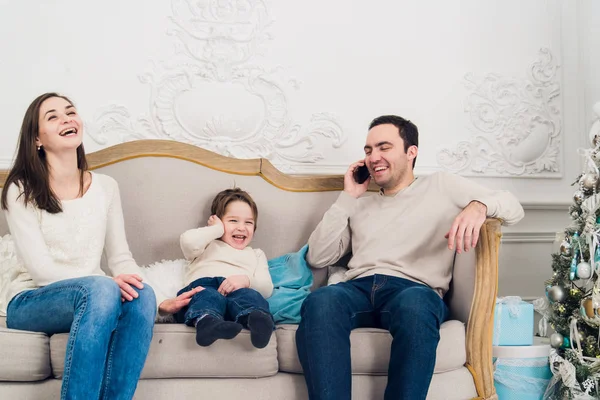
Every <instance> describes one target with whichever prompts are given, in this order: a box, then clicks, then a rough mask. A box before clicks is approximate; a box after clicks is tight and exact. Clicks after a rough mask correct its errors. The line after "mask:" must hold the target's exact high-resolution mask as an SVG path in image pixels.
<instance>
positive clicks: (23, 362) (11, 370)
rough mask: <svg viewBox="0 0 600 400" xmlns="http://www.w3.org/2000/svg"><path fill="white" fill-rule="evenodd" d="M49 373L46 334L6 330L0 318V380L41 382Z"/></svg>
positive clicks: (3, 318) (48, 349) (48, 350)
mask: <svg viewBox="0 0 600 400" xmlns="http://www.w3.org/2000/svg"><path fill="white" fill-rule="evenodd" d="M50 375H51V369H50V345H49V337H48V336H47V335H45V334H43V333H38V332H28V331H20V330H16V329H8V328H7V327H6V318H5V317H0V381H21V382H30V381H41V380H44V379H46V378H48V377H49V376H50Z"/></svg>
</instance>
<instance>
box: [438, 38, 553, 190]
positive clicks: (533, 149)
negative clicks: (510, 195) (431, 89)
mask: <svg viewBox="0 0 600 400" xmlns="http://www.w3.org/2000/svg"><path fill="white" fill-rule="evenodd" d="M558 68H559V66H558V65H557V64H556V63H555V61H554V57H553V56H552V53H551V52H550V50H549V49H547V48H542V49H540V52H539V58H538V59H537V60H536V61H535V62H534V63H533V64H531V65H530V67H529V70H528V75H529V76H528V78H526V79H521V78H516V77H504V76H501V75H499V74H487V75H485V76H484V77H483V78H479V79H478V78H476V77H475V76H474V74H467V75H466V76H465V85H466V87H467V88H468V89H469V90H470V91H471V94H469V95H468V96H467V99H466V106H465V112H467V113H468V114H469V117H470V122H471V124H472V130H473V131H474V132H473V137H472V139H471V140H470V141H462V142H459V143H458V144H457V145H456V147H455V149H447V148H445V149H442V150H440V151H439V152H438V154H437V160H438V163H439V164H440V165H441V166H443V167H444V168H446V169H448V170H451V171H453V172H461V173H462V174H464V175H482V174H485V175H486V176H512V177H536V178H550V177H551V178H556V177H561V176H562V171H561V165H560V164H561V161H560V157H561V134H562V120H561V113H560V102H559V101H558V98H559V96H560V94H561V88H560V83H559V79H558V76H557V70H558Z"/></svg>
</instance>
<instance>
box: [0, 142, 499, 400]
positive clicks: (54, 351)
mask: <svg viewBox="0 0 600 400" xmlns="http://www.w3.org/2000/svg"><path fill="white" fill-rule="evenodd" d="M88 161H89V164H90V166H91V168H92V169H93V170H95V171H96V172H99V173H103V174H107V175H110V176H112V177H114V178H115V179H116V180H117V181H118V182H119V186H120V190H121V198H122V202H123V211H124V215H125V226H126V231H127V238H128V242H129V245H130V248H131V251H132V253H133V256H134V258H135V259H136V261H137V262H138V264H139V265H148V264H150V263H153V262H156V261H159V260H163V259H167V260H173V259H178V258H181V250H180V248H179V240H178V239H179V235H180V234H181V233H182V232H183V231H185V230H186V229H190V228H194V227H197V226H199V225H200V224H203V223H205V221H206V219H207V217H208V215H209V208H210V201H211V199H212V197H213V196H214V195H215V194H216V193H217V192H218V191H220V190H223V189H225V188H231V187H233V186H234V185H235V186H239V187H241V188H243V189H245V190H247V191H248V192H250V194H251V195H252V196H253V197H254V199H255V200H256V202H257V204H258V207H259V220H258V229H257V231H256V234H255V239H254V242H253V246H254V247H259V248H261V249H263V250H264V251H265V253H266V254H267V257H268V258H273V257H276V256H279V255H282V254H285V253H289V252H294V251H297V250H299V249H300V248H301V247H302V246H303V245H304V244H306V242H307V239H308V237H309V235H310V233H311V232H312V230H313V229H314V228H315V226H316V225H317V223H318V222H319V221H320V219H321V217H322V215H323V213H324V212H325V211H326V210H327V209H328V208H329V206H330V205H331V204H332V203H333V202H334V201H335V199H336V198H337V196H338V194H339V192H340V190H342V189H343V177H342V176H298V175H286V174H284V173H282V172H280V171H278V170H277V169H276V168H274V167H273V165H272V164H271V163H269V161H267V160H265V159H246V160H240V159H232V158H228V157H223V156H220V155H217V154H215V153H212V152H210V151H207V150H204V149H201V148H198V147H195V146H192V145H188V144H183V143H179V142H174V141H163V140H140V141H133V142H127V143H123V144H118V145H116V146H113V147H110V148H107V149H104V150H100V151H98V152H95V153H91V154H88ZM6 173H7V171H0V186H1V185H2V184H3V183H4V181H5V179H6ZM372 189H373V190H376V188H375V187H373V188H372ZM7 233H8V227H7V224H6V220H5V219H4V216H3V214H2V213H0V236H2V235H5V234H7ZM499 245H500V221H498V220H494V219H488V220H487V221H486V223H485V224H484V226H483V227H482V229H481V237H480V240H479V243H478V245H477V248H476V251H475V252H473V251H471V252H468V253H463V254H461V255H457V256H456V257H455V264H454V272H453V279H452V284H451V289H450V292H449V293H448V294H447V296H446V299H445V301H447V304H448V305H449V307H450V310H451V320H449V321H447V322H445V323H444V324H443V325H442V327H441V341H440V343H439V345H438V349H437V361H436V366H435V374H434V376H433V380H432V382H431V386H430V390H429V395H428V397H427V398H428V399H431V400H436V399H437V400H441V399H445V400H449V399H473V398H474V399H496V398H497V397H496V394H495V390H494V385H493V369H492V321H493V310H494V304H495V299H496V293H497V272H498V250H499ZM313 274H314V285H313V289H314V288H316V287H319V286H322V285H325V284H326V283H327V269H320V270H314V271H313ZM296 328H297V326H296V325H278V326H277V327H276V331H275V332H274V334H273V336H272V337H271V341H270V343H269V344H268V346H267V347H265V348H264V349H255V348H254V347H253V346H252V344H251V343H250V336H249V332H248V331H245V330H244V331H242V333H240V335H239V336H238V337H236V338H235V339H233V340H220V341H217V342H215V343H214V344H213V345H212V346H210V347H199V346H198V345H196V343H195V336H194V330H193V328H190V327H187V326H185V325H181V324H173V323H170V324H169V323H157V324H156V326H155V328H154V336H153V339H152V345H151V348H150V352H149V355H148V358H147V361H146V365H145V367H144V370H143V372H142V376H141V379H140V382H139V384H138V389H137V392H136V395H135V398H136V399H179V398H192V396H195V397H194V398H202V399H242V398H243V399H246V400H250V399H257V400H258V399H260V400H271V399H272V400H282V399H289V400H300V399H306V398H307V392H306V387H305V383H304V378H303V376H302V368H301V366H300V363H299V361H298V356H297V353H296V346H295V331H296ZM66 342H67V334H58V335H53V336H51V337H48V336H47V335H45V334H42V333H36V332H25V331H18V330H12V329H7V328H6V321H5V319H4V318H0V398H2V399H31V400H42V399H43V400H46V399H56V398H59V394H60V386H61V377H62V373H63V367H64V353H65V348H66ZM351 343H352V372H353V378H352V383H353V396H352V397H353V399H382V398H383V392H384V389H385V385H386V380H387V376H386V371H387V364H388V360H389V349H390V345H391V336H390V334H389V333H388V332H387V331H384V330H381V329H375V328H362V329H356V330H354V331H353V332H352V335H351Z"/></svg>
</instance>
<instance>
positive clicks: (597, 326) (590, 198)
mask: <svg viewBox="0 0 600 400" xmlns="http://www.w3.org/2000/svg"><path fill="white" fill-rule="evenodd" d="M594 111H595V112H596V114H597V115H598V117H600V103H598V104H596V106H595V107H594ZM590 143H591V147H590V148H588V149H582V150H580V152H581V154H582V156H583V158H584V170H583V172H582V173H581V174H580V175H579V176H578V177H577V179H576V181H575V182H574V183H573V185H575V186H577V190H576V191H575V193H574V195H573V203H572V205H571V206H570V209H569V213H570V215H571V218H572V223H571V225H570V226H568V227H567V228H566V229H565V230H564V233H562V234H561V238H560V239H561V244H560V248H559V249H558V252H557V253H555V254H552V269H553V271H554V274H553V275H552V278H551V279H549V280H547V281H546V282H545V283H546V298H543V299H540V300H538V301H537V302H536V304H535V306H536V310H538V311H539V312H540V313H541V314H542V316H543V319H542V324H541V328H540V331H541V332H540V333H541V334H542V335H543V336H544V335H545V327H544V324H545V323H549V324H550V326H551V327H552V329H554V331H555V332H554V333H553V334H552V335H551V336H550V345H551V346H552V348H553V350H552V353H551V356H550V368H551V369H552V373H553V375H554V376H553V378H552V380H551V381H550V385H549V386H548V389H547V391H546V395H545V397H544V398H545V399H598V398H600V343H599V340H600V185H599V183H600V120H597V121H595V123H594V124H593V126H592V129H591V131H590Z"/></svg>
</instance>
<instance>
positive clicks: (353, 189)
mask: <svg viewBox="0 0 600 400" xmlns="http://www.w3.org/2000/svg"><path fill="white" fill-rule="evenodd" d="M363 165H365V160H364V159H363V160H359V161H357V162H355V163H353V164H352V165H350V167H349V168H348V171H346V174H345V175H344V192H346V193H348V194H349V195H350V196H352V197H354V198H355V199H358V198H359V197H360V196H362V195H363V194H365V192H366V191H367V188H368V187H369V182H371V177H368V178H367V180H366V181H365V182H364V183H361V184H358V183H356V181H355V180H354V170H355V169H356V168H358V167H361V166H363Z"/></svg>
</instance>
